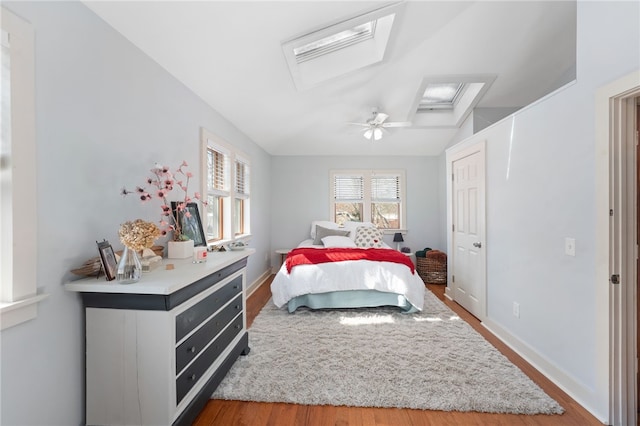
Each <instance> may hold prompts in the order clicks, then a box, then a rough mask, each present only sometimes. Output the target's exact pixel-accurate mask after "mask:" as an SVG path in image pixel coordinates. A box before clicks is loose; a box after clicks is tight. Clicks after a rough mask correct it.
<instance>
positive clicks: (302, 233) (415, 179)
mask: <svg viewBox="0 0 640 426" xmlns="http://www.w3.org/2000/svg"><path fill="white" fill-rule="evenodd" d="M438 167H439V165H438V160H437V157H419V156H415V157H348V156H347V157H322V156H317V157H316V156H309V157H299V156H278V157H273V159H272V170H273V173H272V188H273V193H272V197H271V199H272V205H271V216H272V218H273V221H272V227H271V235H272V238H271V241H272V244H271V247H272V249H274V250H275V249H278V248H292V247H295V246H296V245H297V244H298V243H299V242H301V241H302V240H304V239H306V238H309V231H310V225H311V222H312V221H314V220H330V211H329V210H330V207H329V202H330V198H329V192H330V182H329V171H330V170H331V169H404V170H405V171H406V179H407V197H406V198H407V204H406V208H407V224H406V228H407V231H408V232H407V234H406V235H405V236H404V240H405V242H404V243H403V245H405V246H408V247H410V248H411V249H412V250H414V251H415V250H419V249H423V248H425V247H427V246H428V247H432V248H440V249H444V244H446V240H444V241H443V240H441V239H440V231H439V230H440V228H441V227H442V226H443V224H442V223H441V221H440V215H439V212H440V197H439V196H438V191H439V185H438V173H439V170H438ZM392 239H393V235H389V236H388V237H387V238H386V239H385V241H386V242H387V243H388V244H390V245H391V246H395V244H394V243H393V242H392ZM271 260H272V264H273V265H274V266H277V265H279V262H280V259H279V256H278V257H276V256H272V259H271Z"/></svg>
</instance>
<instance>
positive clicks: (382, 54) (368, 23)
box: [282, 2, 404, 90]
mask: <svg viewBox="0 0 640 426" xmlns="http://www.w3.org/2000/svg"><path fill="white" fill-rule="evenodd" d="M403 6H404V4H403V2H398V3H394V4H391V5H387V6H383V7H380V8H378V9H374V10H372V11H370V12H366V13H363V14H360V15H357V16H353V17H351V18H347V19H345V20H341V21H338V22H335V23H329V24H327V25H325V26H322V27H319V28H316V29H313V30H311V31H309V32H307V33H306V34H304V35H301V36H298V37H295V38H293V39H291V40H289V41H286V42H284V43H282V52H283V53H284V57H285V59H286V61H287V65H288V66H289V70H290V71H291V77H292V78H293V81H294V83H295V85H296V88H297V89H298V90H303V89H308V88H310V87H313V86H316V85H318V84H320V83H322V82H324V81H327V80H331V79H334V78H337V77H340V76H343V75H345V74H348V73H351V72H353V71H356V70H359V69H362V68H365V67H369V66H372V65H374V64H377V63H380V62H382V61H384V60H385V58H386V54H387V46H389V45H390V43H391V42H392V38H393V34H395V31H393V27H394V25H393V24H394V22H396V21H397V18H398V16H399V15H400V13H401V10H402V9H403Z"/></svg>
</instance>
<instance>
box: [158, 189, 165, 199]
mask: <svg viewBox="0 0 640 426" xmlns="http://www.w3.org/2000/svg"><path fill="white" fill-rule="evenodd" d="M165 195H167V194H166V193H165V192H164V191H163V190H160V191H158V193H157V194H156V196H157V197H158V198H164V197H165Z"/></svg>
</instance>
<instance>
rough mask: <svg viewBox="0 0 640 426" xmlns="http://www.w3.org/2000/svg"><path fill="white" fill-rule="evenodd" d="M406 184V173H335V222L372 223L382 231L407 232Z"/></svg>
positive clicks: (381, 171)
mask: <svg viewBox="0 0 640 426" xmlns="http://www.w3.org/2000/svg"><path fill="white" fill-rule="evenodd" d="M404 182H405V177H404V171H395V170H394V171H385V170H380V171H369V170H367V171H363V170H353V171H348V170H346V171H342V170H335V171H332V172H331V193H332V199H331V215H332V217H333V219H334V221H335V222H336V223H338V224H344V222H346V221H355V222H373V223H374V224H375V225H376V226H377V227H378V228H380V229H393V230H398V229H404V227H405V213H404V212H405V209H404V199H403V194H404V184H405V183H404Z"/></svg>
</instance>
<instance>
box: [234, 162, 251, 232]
mask: <svg viewBox="0 0 640 426" xmlns="http://www.w3.org/2000/svg"><path fill="white" fill-rule="evenodd" d="M235 169H236V170H235V172H236V179H235V180H236V190H235V197H236V201H235V202H236V205H235V212H234V213H235V222H234V235H236V236H238V235H243V234H247V233H248V232H247V229H246V227H245V224H246V223H247V222H246V221H245V219H246V212H247V211H248V209H249V207H248V205H249V165H248V162H247V161H246V160H243V159H238V160H236V167H235Z"/></svg>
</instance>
